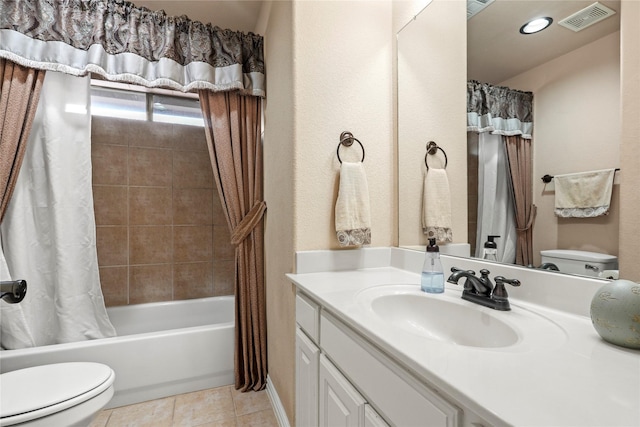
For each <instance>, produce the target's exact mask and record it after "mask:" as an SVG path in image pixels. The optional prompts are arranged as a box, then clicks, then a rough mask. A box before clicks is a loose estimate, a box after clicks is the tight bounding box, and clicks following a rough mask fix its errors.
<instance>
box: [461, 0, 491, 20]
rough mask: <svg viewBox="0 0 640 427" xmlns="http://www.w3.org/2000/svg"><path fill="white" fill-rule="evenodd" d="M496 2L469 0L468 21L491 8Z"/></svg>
mask: <svg viewBox="0 0 640 427" xmlns="http://www.w3.org/2000/svg"><path fill="white" fill-rule="evenodd" d="M494 1H495V0H467V20H469V19H471V17H472V16H474V15H476V14H477V13H479V12H480V11H481V10H482V9H484V8H485V7H487V6H489V5H490V4H491V3H493V2H494Z"/></svg>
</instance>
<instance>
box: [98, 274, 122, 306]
mask: <svg viewBox="0 0 640 427" xmlns="http://www.w3.org/2000/svg"><path fill="white" fill-rule="evenodd" d="M100 286H101V287H102V295H103V296H104V303H105V305H106V306H107V307H113V306H117V305H127V304H128V303H129V267H128V266H124V267H100Z"/></svg>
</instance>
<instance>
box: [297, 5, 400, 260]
mask: <svg viewBox="0 0 640 427" xmlns="http://www.w3.org/2000/svg"><path fill="white" fill-rule="evenodd" d="M293 10H294V17H293V19H294V35H295V39H294V40H295V42H294V55H295V56H294V60H295V68H294V87H295V103H296V105H295V114H296V118H295V123H296V126H295V136H294V138H295V159H296V163H295V164H296V167H295V181H294V182H295V186H294V191H295V201H296V205H297V209H296V215H295V218H294V221H295V229H296V234H295V240H296V248H295V249H296V250H309V249H336V248H339V245H338V241H337V239H336V236H335V220H334V205H335V200H336V197H337V189H338V183H339V179H338V178H339V174H338V171H339V162H338V159H337V157H336V148H337V145H338V141H339V137H340V133H341V132H343V131H346V130H348V131H350V132H352V133H353V135H354V136H355V137H356V138H358V139H359V140H360V141H361V142H362V144H363V145H364V149H365V150H366V158H365V162H364V167H365V170H366V173H367V180H368V184H369V195H370V205H371V238H372V241H371V246H388V245H391V244H393V240H394V239H393V235H394V228H395V227H394V223H393V218H394V212H395V204H394V198H393V193H394V191H395V188H396V185H395V180H394V179H395V178H394V174H393V170H394V165H395V158H394V151H395V150H394V145H393V127H392V102H393V101H392V99H391V96H392V91H393V82H392V77H391V64H392V57H391V55H392V39H391V2H390V1H354V2H350V1H343V2H323V1H300V2H294V8H293ZM354 23H357V26H355V27H354ZM359 148H360V147H359V146H357V144H356V145H354V146H352V147H350V148H346V147H342V148H340V153H341V158H342V159H343V161H357V160H359V159H360V158H361V155H362V153H361V151H360V149H359Z"/></svg>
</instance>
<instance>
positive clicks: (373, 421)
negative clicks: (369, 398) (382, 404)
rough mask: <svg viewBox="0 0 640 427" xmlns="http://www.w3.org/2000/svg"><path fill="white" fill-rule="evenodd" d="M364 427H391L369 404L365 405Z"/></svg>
mask: <svg viewBox="0 0 640 427" xmlns="http://www.w3.org/2000/svg"><path fill="white" fill-rule="evenodd" d="M364 427H389V424H387V423H386V422H385V420H383V419H382V417H381V416H380V415H379V414H378V413H377V412H376V410H375V409H373V408H372V407H371V405H369V404H368V403H367V404H366V405H364Z"/></svg>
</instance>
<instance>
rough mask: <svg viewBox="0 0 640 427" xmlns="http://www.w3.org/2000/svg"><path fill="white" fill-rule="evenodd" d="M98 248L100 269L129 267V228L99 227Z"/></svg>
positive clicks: (97, 235)
mask: <svg viewBox="0 0 640 427" xmlns="http://www.w3.org/2000/svg"><path fill="white" fill-rule="evenodd" d="M96 247H97V250H98V265H99V266H100V267H109V266H114V265H120V266H121V265H127V263H128V262H129V242H128V231H127V227H105V226H97V227H96Z"/></svg>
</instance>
